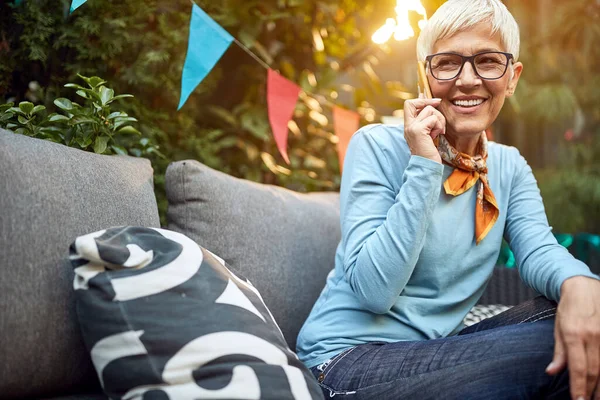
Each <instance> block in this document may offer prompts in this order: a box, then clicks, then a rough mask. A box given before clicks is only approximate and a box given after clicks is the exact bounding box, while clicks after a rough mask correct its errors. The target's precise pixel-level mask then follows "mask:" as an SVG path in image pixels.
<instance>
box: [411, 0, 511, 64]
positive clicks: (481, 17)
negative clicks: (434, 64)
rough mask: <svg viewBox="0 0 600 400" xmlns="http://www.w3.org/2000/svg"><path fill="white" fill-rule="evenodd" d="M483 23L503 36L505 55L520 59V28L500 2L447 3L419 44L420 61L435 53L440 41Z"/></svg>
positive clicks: (460, 0) (467, 0)
mask: <svg viewBox="0 0 600 400" xmlns="http://www.w3.org/2000/svg"><path fill="white" fill-rule="evenodd" d="M480 23H488V24H490V25H491V28H492V33H493V34H495V33H497V32H499V33H500V37H501V38H502V39H501V40H502V44H503V45H504V48H505V51H506V52H508V53H511V54H512V55H513V56H514V59H515V61H516V60H518V59H519V47H520V44H521V41H520V39H519V26H518V25H517V21H515V18H514V17H513V16H512V14H511V13H510V11H508V9H507V8H506V6H505V5H504V4H502V2H501V1H500V0H448V1H447V2H446V3H444V4H443V5H442V6H441V7H440V8H439V9H438V10H437V11H436V12H435V13H434V14H433V15H432V16H431V18H430V19H429V20H428V21H427V24H426V25H425V27H424V28H423V30H422V31H421V34H420V35H419V39H418V40H417V57H418V59H419V60H420V61H425V57H427V56H428V55H429V54H431V53H432V52H433V47H434V45H435V43H436V42H437V41H438V40H441V39H445V38H447V37H450V36H453V35H455V34H457V33H459V32H464V31H465V30H468V29H470V28H473V27H474V26H475V25H478V24H480Z"/></svg>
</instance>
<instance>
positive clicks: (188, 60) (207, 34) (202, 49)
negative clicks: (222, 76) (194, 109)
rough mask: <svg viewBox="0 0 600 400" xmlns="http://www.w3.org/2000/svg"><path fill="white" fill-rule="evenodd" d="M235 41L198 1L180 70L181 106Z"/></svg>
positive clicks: (193, 9)
mask: <svg viewBox="0 0 600 400" xmlns="http://www.w3.org/2000/svg"><path fill="white" fill-rule="evenodd" d="M231 42H233V36H231V35H230V34H229V33H228V32H227V31H226V30H225V29H223V28H222V27H221V26H220V25H219V24H217V23H216V22H215V21H214V20H213V19H212V18H210V17H209V16H208V14H206V13H205V12H204V11H203V10H202V9H201V8H200V7H198V6H197V5H196V4H193V5H192V18H191V21H190V37H189V40H188V50H187V55H186V56H185V63H184V64H183V72H182V74H181V98H180V99H179V107H177V109H178V110H179V109H181V107H183V105H184V104H185V102H186V101H187V99H188V97H190V94H192V92H193V91H194V89H196V86H198V84H200V82H202V80H203V79H204V78H205V77H206V75H208V73H209V72H210V70H211V69H213V67H214V66H215V64H216V63H217V61H219V59H220V58H221V57H222V56H223V53H225V50H227V48H228V47H229V45H231Z"/></svg>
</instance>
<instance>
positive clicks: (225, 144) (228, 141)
mask: <svg viewBox="0 0 600 400" xmlns="http://www.w3.org/2000/svg"><path fill="white" fill-rule="evenodd" d="M237 141H238V138H237V137H233V136H229V137H226V138H223V139H221V140H219V141H218V142H217V143H215V145H216V146H217V148H219V149H227V148H230V147H235V146H236V145H237Z"/></svg>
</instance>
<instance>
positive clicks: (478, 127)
mask: <svg viewBox="0 0 600 400" xmlns="http://www.w3.org/2000/svg"><path fill="white" fill-rule="evenodd" d="M448 128H449V129H448V131H450V132H452V133H454V134H455V135H456V136H459V137H467V136H475V135H479V134H481V132H483V131H485V130H486V128H487V126H486V125H485V124H481V123H473V122H471V121H468V122H465V123H458V124H451V125H450V126H448Z"/></svg>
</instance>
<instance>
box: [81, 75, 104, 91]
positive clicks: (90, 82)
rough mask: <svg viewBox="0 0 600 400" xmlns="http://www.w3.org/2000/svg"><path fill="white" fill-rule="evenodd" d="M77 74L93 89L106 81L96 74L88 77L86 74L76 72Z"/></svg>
mask: <svg viewBox="0 0 600 400" xmlns="http://www.w3.org/2000/svg"><path fill="white" fill-rule="evenodd" d="M77 76H78V77H80V78H81V79H83V80H84V81H85V82H86V83H87V84H88V85H90V87H91V88H92V89H95V88H97V87H98V86H100V85H102V84H104V83H106V81H105V80H103V79H102V78H99V77H97V76H92V77H91V78H88V77H87V76H83V75H80V74H77Z"/></svg>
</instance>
